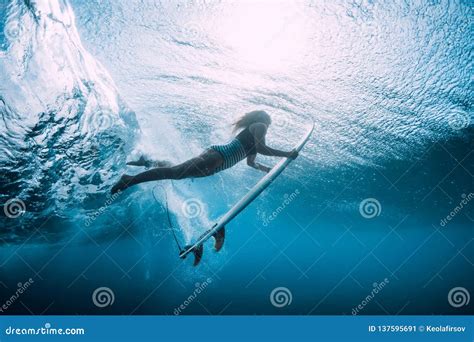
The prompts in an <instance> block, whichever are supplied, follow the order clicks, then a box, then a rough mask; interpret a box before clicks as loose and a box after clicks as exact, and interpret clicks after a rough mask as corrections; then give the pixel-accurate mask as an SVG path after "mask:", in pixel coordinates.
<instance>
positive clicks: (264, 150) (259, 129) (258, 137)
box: [249, 123, 298, 159]
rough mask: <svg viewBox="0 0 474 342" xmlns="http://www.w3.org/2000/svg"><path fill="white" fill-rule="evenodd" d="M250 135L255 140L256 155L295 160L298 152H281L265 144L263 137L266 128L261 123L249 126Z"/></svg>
mask: <svg viewBox="0 0 474 342" xmlns="http://www.w3.org/2000/svg"><path fill="white" fill-rule="evenodd" d="M249 129H250V133H252V134H253V136H254V138H255V145H256V148H257V153H260V154H263V155H265V156H274V157H286V158H293V159H295V158H296V157H297V156H298V152H297V151H295V150H292V151H289V152H286V151H282V150H277V149H274V148H271V147H269V146H267V145H266V143H265V136H266V134H267V126H266V125H265V124H263V123H255V124H253V125H251V126H250V128H249Z"/></svg>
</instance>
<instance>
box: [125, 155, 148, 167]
mask: <svg viewBox="0 0 474 342" xmlns="http://www.w3.org/2000/svg"><path fill="white" fill-rule="evenodd" d="M149 164H150V161H149V160H148V159H146V158H145V157H144V156H141V157H140V158H139V159H138V160H137V161H130V162H128V163H127V165H131V166H148V165H149Z"/></svg>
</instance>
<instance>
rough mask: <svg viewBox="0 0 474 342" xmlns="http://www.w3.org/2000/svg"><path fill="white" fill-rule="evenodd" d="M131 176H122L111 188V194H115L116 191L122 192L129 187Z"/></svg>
mask: <svg viewBox="0 0 474 342" xmlns="http://www.w3.org/2000/svg"><path fill="white" fill-rule="evenodd" d="M132 178H133V176H129V175H123V176H122V177H121V178H120V180H119V181H118V182H117V183H116V184H115V185H114V186H113V187H112V190H111V193H112V194H115V193H117V192H118V191H123V190H125V189H126V188H128V187H129V183H130V181H131V180H132Z"/></svg>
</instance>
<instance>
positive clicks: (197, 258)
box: [179, 244, 204, 266]
mask: <svg viewBox="0 0 474 342" xmlns="http://www.w3.org/2000/svg"><path fill="white" fill-rule="evenodd" d="M191 247H192V246H186V247H185V249H184V251H186V250H187V249H189V248H191ZM184 251H182V252H181V253H180V254H179V257H180V258H181V259H184V258H186V255H184V256H183V254H184ZM203 252H204V247H203V245H202V244H200V245H197V246H196V247H194V248H193V249H192V250H191V253H193V255H194V263H193V266H197V265H198V264H199V263H200V262H201V259H202V254H203Z"/></svg>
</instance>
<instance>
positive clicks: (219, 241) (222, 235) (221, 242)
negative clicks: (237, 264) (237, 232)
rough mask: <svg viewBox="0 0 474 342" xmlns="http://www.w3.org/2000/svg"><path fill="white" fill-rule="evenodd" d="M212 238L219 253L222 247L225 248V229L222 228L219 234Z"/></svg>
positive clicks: (213, 235)
mask: <svg viewBox="0 0 474 342" xmlns="http://www.w3.org/2000/svg"><path fill="white" fill-rule="evenodd" d="M212 237H213V238H214V240H215V242H214V249H215V250H216V252H219V251H220V250H221V248H222V246H224V240H225V227H222V228H221V229H219V230H218V231H217V232H215V233H214V234H212Z"/></svg>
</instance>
